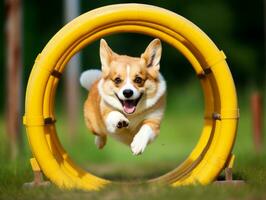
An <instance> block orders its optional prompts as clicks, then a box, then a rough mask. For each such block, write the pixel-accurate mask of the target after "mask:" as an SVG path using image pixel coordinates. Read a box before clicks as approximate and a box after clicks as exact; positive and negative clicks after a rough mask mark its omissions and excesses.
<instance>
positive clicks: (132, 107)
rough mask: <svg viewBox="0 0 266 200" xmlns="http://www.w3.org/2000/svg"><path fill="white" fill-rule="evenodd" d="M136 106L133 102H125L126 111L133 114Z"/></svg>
mask: <svg viewBox="0 0 266 200" xmlns="http://www.w3.org/2000/svg"><path fill="white" fill-rule="evenodd" d="M135 109H136V106H135V105H134V104H133V102H131V101H124V111H125V112H126V113H128V114H131V113H133V112H134V111H135Z"/></svg>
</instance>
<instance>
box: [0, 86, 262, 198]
mask: <svg viewBox="0 0 266 200" xmlns="http://www.w3.org/2000/svg"><path fill="white" fill-rule="evenodd" d="M181 91H182V92H181ZM168 96H169V98H168V99H169V101H168V104H167V111H166V115H165V119H164V121H163V124H162V128H161V133H160V136H159V138H158V139H157V140H156V141H155V142H154V143H153V144H152V145H150V146H149V147H148V148H147V149H146V151H145V153H144V154H143V155H141V156H133V155H132V153H131V151H130V149H129V147H126V146H124V145H122V144H120V143H118V142H117V141H115V140H112V139H109V140H108V143H107V146H106V147H105V148H104V150H102V151H99V150H97V149H96V147H95V145H94V142H93V136H92V135H91V134H90V133H89V132H88V130H87V129H86V127H85V125H84V122H83V119H82V116H81V117H80V120H79V121H80V124H79V130H78V132H77V133H76V134H75V135H74V137H69V135H68V132H67V127H66V119H65V115H64V113H63V111H62V110H63V109H60V110H58V112H57V129H58V135H59V138H60V141H61V142H62V145H63V146H64V148H65V149H66V150H67V152H68V153H69V154H70V156H71V158H72V159H73V160H74V161H75V162H76V163H78V164H79V165H81V166H82V167H83V168H85V169H87V170H88V171H90V172H91V173H93V174H95V175H98V176H101V177H106V178H109V179H111V180H120V181H125V180H127V181H128V180H131V181H132V180H143V179H147V178H151V177H156V176H159V175H161V174H163V173H165V172H167V171H169V170H171V169H173V168H175V167H176V166H177V165H178V164H179V163H180V162H182V161H183V160H184V159H185V158H186V157H187V156H188V155H189V153H190V152H191V150H192V149H193V147H194V146H195V145H196V143H197V140H198V138H199V136H200V131H201V128H202V123H203V119H202V113H203V108H202V105H203V103H202V94H201V90H200V88H199V86H198V85H195V84H193V83H190V84H189V85H187V86H182V87H180V88H175V89H172V90H170V92H169V95H168ZM84 98H85V97H84ZM239 99H240V108H241V119H240V123H239V131H238V137H237V140H236V144H235V147H234V154H235V155H236V162H235V166H234V177H235V178H236V179H243V180H245V181H246V183H247V184H246V185H244V186H226V185H224V186H217V185H208V186H187V187H179V188H171V187H168V186H163V187H162V186H154V185H138V186H132V185H112V186H110V187H107V188H105V189H103V190H101V191H100V192H84V191H79V190H73V191H64V190H60V189H58V188H57V187H56V186H54V185H52V186H50V187H48V188H35V189H31V190H29V189H25V188H23V187H22V185H23V183H25V182H29V181H31V180H32V172H31V169H30V165H29V162H28V159H29V158H30V155H31V153H30V150H29V148H28V145H27V144H26V142H25V148H23V150H22V151H21V154H20V157H19V158H18V159H17V160H15V161H11V160H10V159H9V157H8V153H7V152H8V146H7V142H6V137H5V134H4V131H3V134H2V132H1V134H0V199H46V200H47V199H71V200H74V199H81V198H86V199H136V198H140V199H195V198H197V199H214V198H215V199H216V200H219V199H266V191H265V188H266V183H265V180H266V159H265V157H266V154H265V149H264V151H263V152H262V153H261V154H259V155H257V154H255V153H254V150H253V145H252V136H251V130H252V129H251V122H250V113H249V109H248V103H247V102H248V100H247V96H246V95H243V96H241V98H239ZM0 130H4V119H3V117H2V118H1V119H0ZM23 134H25V133H23ZM24 136H25V135H24ZM24 138H25V137H24Z"/></svg>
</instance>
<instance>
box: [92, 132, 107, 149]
mask: <svg viewBox="0 0 266 200" xmlns="http://www.w3.org/2000/svg"><path fill="white" fill-rule="evenodd" d="M106 140H107V137H106V136H99V135H96V136H95V140H94V141H95V144H96V146H97V148H98V149H102V148H103V147H104V146H105V144H106Z"/></svg>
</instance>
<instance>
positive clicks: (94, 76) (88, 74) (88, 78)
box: [79, 69, 102, 90]
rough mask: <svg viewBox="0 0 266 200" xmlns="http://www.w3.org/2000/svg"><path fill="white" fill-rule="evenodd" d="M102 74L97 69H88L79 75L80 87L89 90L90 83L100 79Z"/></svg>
mask: <svg viewBox="0 0 266 200" xmlns="http://www.w3.org/2000/svg"><path fill="white" fill-rule="evenodd" d="M101 76H102V72H101V71H100V70H98V69H89V70H86V71H84V72H82V74H81V75H80V78H79V82H80V85H81V86H82V87H84V88H85V89H87V90H90V88H91V86H92V84H93V83H94V82H95V81H97V80H98V79H100V78H101Z"/></svg>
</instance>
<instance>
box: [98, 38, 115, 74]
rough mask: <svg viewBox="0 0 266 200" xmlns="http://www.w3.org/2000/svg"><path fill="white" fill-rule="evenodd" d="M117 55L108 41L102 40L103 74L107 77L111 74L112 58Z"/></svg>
mask: <svg viewBox="0 0 266 200" xmlns="http://www.w3.org/2000/svg"><path fill="white" fill-rule="evenodd" d="M114 56H115V53H114V52H113V51H112V49H111V48H110V47H109V46H108V44H107V42H106V41H105V40H104V39H101V41H100V59H101V64H102V72H103V76H104V77H106V76H108V74H109V71H110V69H109V65H110V63H111V61H112V58H113V57H114Z"/></svg>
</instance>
